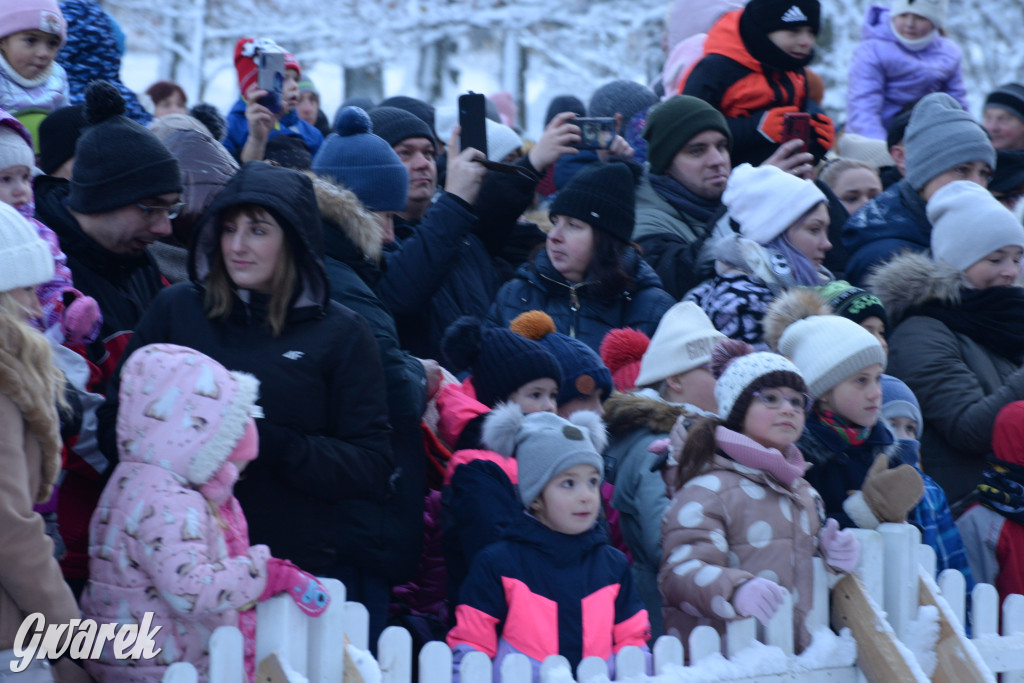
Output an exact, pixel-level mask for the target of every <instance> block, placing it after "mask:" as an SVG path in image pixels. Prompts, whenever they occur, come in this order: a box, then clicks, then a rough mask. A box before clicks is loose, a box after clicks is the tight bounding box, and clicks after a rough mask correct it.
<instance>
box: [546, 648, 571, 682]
mask: <svg viewBox="0 0 1024 683" xmlns="http://www.w3.org/2000/svg"><path fill="white" fill-rule="evenodd" d="M564 671H568V672H569V676H570V678H571V677H572V667H571V666H569V660H568V659H566V658H565V657H563V656H562V655H549V656H548V657H547V658H545V659H544V663H543V664H541V665H540V683H552V682H553V681H558V683H561V681H564V680H565V676H564V675H563V674H562V672H564Z"/></svg>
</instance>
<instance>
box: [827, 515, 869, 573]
mask: <svg viewBox="0 0 1024 683" xmlns="http://www.w3.org/2000/svg"><path fill="white" fill-rule="evenodd" d="M819 542H820V543H821V549H822V551H824V553H825V562H826V563H827V564H830V565H832V566H833V567H835V568H836V569H841V570H842V571H844V572H852V571H853V570H854V568H855V567H856V566H857V560H859V559H860V542H859V541H858V540H857V537H856V536H854V535H853V532H852V531H850V530H849V529H843V530H842V531H840V530H839V522H837V521H836V520H834V519H832V518H831V517H829V518H828V521H827V522H825V526H824V528H822V530H821V536H820V537H819Z"/></svg>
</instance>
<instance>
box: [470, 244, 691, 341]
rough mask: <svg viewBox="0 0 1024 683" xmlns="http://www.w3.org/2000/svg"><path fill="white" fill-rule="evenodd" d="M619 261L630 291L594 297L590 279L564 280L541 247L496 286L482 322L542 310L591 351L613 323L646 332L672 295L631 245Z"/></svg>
mask: <svg viewBox="0 0 1024 683" xmlns="http://www.w3.org/2000/svg"><path fill="white" fill-rule="evenodd" d="M623 266H624V268H625V270H626V272H627V273H630V274H631V275H632V276H633V282H634V286H635V291H634V292H632V293H629V292H621V293H619V294H617V295H615V296H614V297H612V298H598V297H597V296H595V295H594V294H592V292H593V290H594V289H595V283H588V282H583V283H580V284H577V285H573V284H571V283H569V281H568V280H566V279H565V278H564V277H562V276H561V274H559V272H558V271H557V270H555V267H554V266H553V265H552V264H551V261H550V260H549V259H548V254H547V251H546V250H543V249H541V250H539V251H538V252H537V253H536V254H535V255H534V257H533V259H532V260H531V261H529V262H527V263H524V264H523V265H522V266H520V267H519V270H517V271H516V276H515V277H514V278H513V279H511V280H509V281H508V282H506V283H505V284H504V285H503V286H502V288H501V290H500V291H499V292H498V296H497V298H496V299H495V301H494V304H493V305H491V310H490V312H489V313H488V315H487V317H488V321H489V322H490V323H492V324H493V325H496V326H500V327H508V325H509V323H510V322H512V320H513V318H515V317H516V316H517V315H519V314H520V313H524V312H525V311H533V310H541V311H545V312H546V313H547V314H548V315H550V316H551V318H552V319H553V320H554V321H555V327H556V328H557V330H558V331H559V332H561V333H563V334H567V335H569V336H570V337H575V338H577V339H579V340H580V341H581V342H583V343H584V344H586V345H587V346H589V347H590V348H592V349H594V351H597V350H598V348H599V347H600V345H601V340H602V339H604V336H605V335H606V334H607V333H608V331H609V330H611V329H614V328H617V327H632V328H633V329H636V330H640V331H641V332H643V333H644V334H646V335H647V336H651V335H653V334H654V330H655V329H656V328H657V327H658V322H659V321H660V320H661V316H663V315H664V314H665V311H667V310H668V309H669V308H671V307H672V304H674V303H675V300H674V299H673V298H672V297H671V296H669V294H668V292H666V291H665V290H664V289H662V288H661V279H660V278H659V277H658V275H657V273H655V272H654V269H653V268H651V267H650V266H649V265H647V262H646V261H644V260H643V259H642V258H640V254H639V253H638V252H637V251H636V250H635V249H632V248H630V249H627V250H626V253H625V256H624V258H623Z"/></svg>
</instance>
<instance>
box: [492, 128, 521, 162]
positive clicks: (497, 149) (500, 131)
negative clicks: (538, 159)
mask: <svg viewBox="0 0 1024 683" xmlns="http://www.w3.org/2000/svg"><path fill="white" fill-rule="evenodd" d="M484 123H485V124H486V126H487V159H488V160H490V161H501V160H502V159H504V158H505V157H507V156H508V155H509V154H511V153H512V152H514V151H516V150H517V149H522V148H523V139H522V138H521V137H519V134H518V133H516V132H515V131H514V130H512V129H511V128H509V127H508V126H506V125H503V124H500V123H498V122H497V121H491V120H490V119H484Z"/></svg>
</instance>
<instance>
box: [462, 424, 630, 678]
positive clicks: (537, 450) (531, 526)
mask: <svg viewBox="0 0 1024 683" xmlns="http://www.w3.org/2000/svg"><path fill="white" fill-rule="evenodd" d="M491 416H492V417H491V419H490V420H488V422H487V424H486V425H485V426H484V440H485V441H486V442H487V444H488V445H489V446H490V447H491V448H494V449H495V450H496V451H498V452H499V453H502V454H505V455H506V456H508V457H515V458H516V459H517V460H518V462H519V499H520V500H521V501H522V504H523V507H524V508H525V509H524V510H523V514H521V515H519V516H518V518H517V519H515V520H513V521H512V522H511V524H509V526H508V527H507V528H506V529H505V532H504V534H503V537H502V540H501V541H499V542H497V543H493V544H492V545H490V546H489V547H488V548H486V549H485V550H484V551H483V552H481V553H480V554H479V555H478V556H477V559H476V561H475V562H474V563H473V567H472V569H471V571H470V574H469V576H468V577H467V578H466V581H465V583H463V585H462V590H461V593H460V602H459V605H458V607H457V608H456V611H455V615H456V621H457V623H456V625H455V628H454V629H452V630H451V632H449V634H448V639H447V640H448V645H449V646H450V647H451V648H452V649H453V650H454V666H455V670H456V671H458V670H459V668H460V665H461V662H462V658H463V657H464V656H465V654H466V653H467V652H471V651H474V650H476V651H479V652H484V653H486V654H487V656H488V657H491V658H492V659H493V660H494V671H495V675H496V676H497V674H498V672H499V671H500V670H501V662H502V660H503V659H504V657H505V656H506V655H508V654H510V653H513V652H520V653H522V654H525V655H526V656H527V657H529V658H530V660H531V663H532V665H533V679H534V680H535V681H537V680H540V665H541V663H542V662H543V661H544V660H545V658H547V657H549V656H551V655H562V656H564V657H565V658H566V659H568V660H569V664H570V665H571V666H572V667H573V668H574V669H575V667H576V666H577V665H578V664H579V663H580V661H581V660H582V659H583V658H585V657H595V656H596V657H601V658H602V659H604V660H605V661H607V662H608V663H609V665H612V664H613V661H614V655H615V654H617V653H618V652H619V651H621V650H622V648H624V647H627V646H637V647H641V648H643V649H644V650H645V652H647V654H648V657H649V650H647V645H646V642H647V639H648V637H649V636H650V623H649V621H648V616H647V610H645V609H644V607H643V604H642V603H641V601H640V598H639V596H638V595H637V594H636V592H635V591H634V589H633V582H632V579H631V577H630V571H629V563H628V561H627V560H626V557H625V555H623V554H622V553H621V552H619V551H618V550H616V549H615V548H612V547H611V546H610V545H608V539H607V536H606V535H605V533H604V531H603V529H601V527H600V526H599V525H598V524H597V520H598V515H599V511H600V507H601V494H600V486H601V476H602V472H603V464H602V461H601V455H600V451H601V450H602V449H603V448H604V445H605V440H606V436H605V433H604V427H603V426H602V424H601V418H600V417H599V416H598V415H597V414H596V413H594V412H591V411H585V410H581V411H578V412H576V413H574V414H573V415H572V417H571V418H570V419H569V420H565V419H563V418H561V417H558V416H557V415H555V414H553V413H546V412H544V413H533V414H531V415H526V416H524V415H523V414H522V411H521V410H520V409H519V408H518V407H517V406H515V405H506V406H502V407H500V408H495V409H494V410H493V411H492V413H491ZM581 605H582V610H581ZM584 634H586V637H584ZM649 666H650V660H649V659H648V667H649ZM648 673H650V671H648ZM612 675H614V673H613V674H612Z"/></svg>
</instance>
